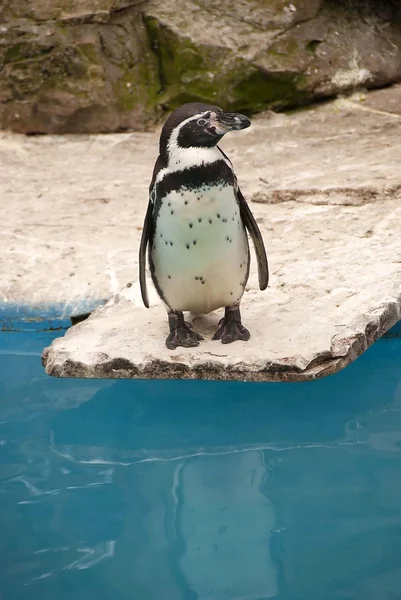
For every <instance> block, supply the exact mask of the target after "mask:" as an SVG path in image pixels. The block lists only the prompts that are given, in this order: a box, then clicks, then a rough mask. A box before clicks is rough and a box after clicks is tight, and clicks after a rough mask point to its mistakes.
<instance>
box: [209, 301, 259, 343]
mask: <svg viewBox="0 0 401 600" xmlns="http://www.w3.org/2000/svg"><path fill="white" fill-rule="evenodd" d="M219 326H220V327H219V328H218V330H217V331H216V333H215V334H214V336H213V338H212V339H213V340H221V342H222V343H223V344H232V342H237V341H238V340H241V341H243V342H247V341H248V340H249V338H250V337H251V334H250V333H249V331H248V330H247V329H246V328H245V327H244V326H243V325H242V323H241V313H240V310H239V306H228V307H226V309H225V315H224V317H223V318H222V319H221V321H220V323H219Z"/></svg>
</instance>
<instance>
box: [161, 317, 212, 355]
mask: <svg viewBox="0 0 401 600" xmlns="http://www.w3.org/2000/svg"><path fill="white" fill-rule="evenodd" d="M168 322H169V325H170V333H169V335H168V336H167V339H166V346H167V348H168V349H169V350H175V349H176V348H177V347H178V346H183V347H184V348H194V347H195V346H199V342H200V341H201V340H203V339H204V338H203V337H202V336H201V335H199V333H196V331H194V330H193V329H192V327H191V325H190V324H189V323H186V322H185V321H184V315H183V314H182V312H178V311H177V312H170V313H169V315H168Z"/></svg>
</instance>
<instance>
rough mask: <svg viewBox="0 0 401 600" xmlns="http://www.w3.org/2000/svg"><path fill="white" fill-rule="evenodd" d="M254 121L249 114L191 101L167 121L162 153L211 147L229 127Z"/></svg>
mask: <svg viewBox="0 0 401 600" xmlns="http://www.w3.org/2000/svg"><path fill="white" fill-rule="evenodd" d="M250 124H251V122H250V120H249V119H248V117H246V116H245V115H241V114H240V113H231V112H224V111H223V110H222V109H221V108H220V107H219V106H213V105H211V104H203V103H201V102H190V103H188V104H184V105H183V106H180V108H177V109H176V110H175V111H174V112H173V113H172V114H171V115H170V116H169V118H168V119H167V121H166V122H165V124H164V126H163V129H162V132H161V135H160V153H161V154H162V153H164V152H166V151H167V150H171V149H174V148H201V147H209V148H210V147H212V146H215V145H216V144H217V143H218V142H219V140H221V138H222V137H223V135H225V134H226V133H228V132H229V131H236V130H239V129H246V128H247V127H249V126H250Z"/></svg>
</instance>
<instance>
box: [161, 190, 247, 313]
mask: <svg viewBox="0 0 401 600" xmlns="http://www.w3.org/2000/svg"><path fill="white" fill-rule="evenodd" d="M150 254H151V261H152V262H153V265H154V279H155V281H156V284H157V286H158V287H159V289H160V290H161V292H162V295H163V298H164V300H165V302H166V304H168V306H169V307H170V308H171V309H172V310H176V311H192V312H197V313H209V312H211V311H212V310H215V309H217V308H220V307H223V306H232V305H234V304H236V303H238V302H239V300H240V299H241V297H242V295H243V292H244V288H245V284H246V281H247V278H248V267H249V247H248V239H247V234H246V231H245V228H244V226H243V223H242V220H241V217H240V211H239V206H238V204H237V200H236V197H235V193H234V189H233V188H232V186H230V185H219V186H216V187H208V188H198V189H195V190H181V191H172V192H170V193H169V194H168V195H166V196H165V197H164V198H163V200H162V204H161V207H160V210H159V213H158V215H157V217H156V227H155V235H154V240H153V244H152V247H151V249H150Z"/></svg>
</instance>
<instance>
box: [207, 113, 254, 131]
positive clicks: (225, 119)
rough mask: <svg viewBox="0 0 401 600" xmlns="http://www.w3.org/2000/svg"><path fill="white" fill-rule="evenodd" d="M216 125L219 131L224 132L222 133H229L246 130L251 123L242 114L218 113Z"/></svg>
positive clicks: (215, 120)
mask: <svg viewBox="0 0 401 600" xmlns="http://www.w3.org/2000/svg"><path fill="white" fill-rule="evenodd" d="M214 124H215V126H216V128H217V129H220V130H222V133H227V132H228V131H238V130H239V129H246V128H247V127H249V126H250V124H251V121H250V120H249V119H248V117H246V116H245V115H241V114H240V113H229V112H221V113H217V115H216V117H215V119H214Z"/></svg>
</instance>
